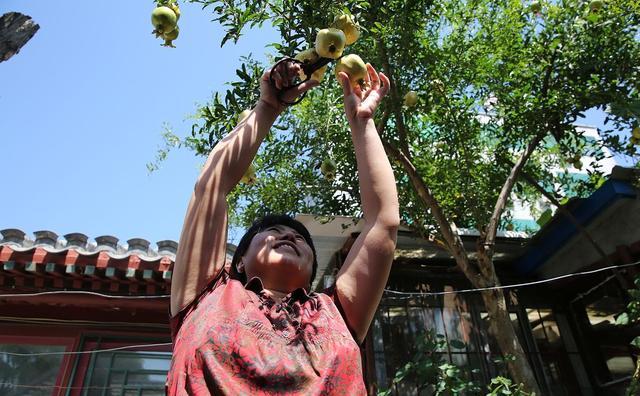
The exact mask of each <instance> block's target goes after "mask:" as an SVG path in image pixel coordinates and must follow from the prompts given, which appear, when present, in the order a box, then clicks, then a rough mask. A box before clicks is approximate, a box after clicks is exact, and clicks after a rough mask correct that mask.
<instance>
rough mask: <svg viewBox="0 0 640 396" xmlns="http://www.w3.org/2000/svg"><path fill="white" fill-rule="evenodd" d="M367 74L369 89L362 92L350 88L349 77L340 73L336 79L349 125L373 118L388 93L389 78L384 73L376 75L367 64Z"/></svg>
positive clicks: (357, 88) (356, 88) (357, 87)
mask: <svg viewBox="0 0 640 396" xmlns="http://www.w3.org/2000/svg"><path fill="white" fill-rule="evenodd" d="M367 71H368V73H369V79H368V80H369V81H368V82H369V88H367V89H365V90H364V91H363V90H362V89H361V88H360V87H359V86H355V87H353V86H351V82H350V81H349V76H348V75H347V74H346V73H344V72H340V73H339V75H338V78H339V79H340V84H342V92H343V93H344V111H345V113H346V115H347V120H348V121H349V124H353V123H354V122H355V123H361V122H363V121H367V120H369V119H370V118H372V117H373V113H374V112H375V110H376V108H377V107H378V105H379V104H380V102H381V101H382V98H383V97H384V96H385V95H386V94H387V92H388V91H389V84H390V83H389V78H388V77H387V76H385V75H384V73H377V72H376V69H374V68H373V66H371V64H370V63H367Z"/></svg>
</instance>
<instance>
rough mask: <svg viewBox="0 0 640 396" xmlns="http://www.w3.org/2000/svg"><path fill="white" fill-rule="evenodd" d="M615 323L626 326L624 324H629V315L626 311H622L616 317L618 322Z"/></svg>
mask: <svg viewBox="0 0 640 396" xmlns="http://www.w3.org/2000/svg"><path fill="white" fill-rule="evenodd" d="M615 324H616V325H618V326H624V325H627V324H629V315H628V314H627V313H626V312H623V313H621V314H620V315H618V317H617V318H616V323H615Z"/></svg>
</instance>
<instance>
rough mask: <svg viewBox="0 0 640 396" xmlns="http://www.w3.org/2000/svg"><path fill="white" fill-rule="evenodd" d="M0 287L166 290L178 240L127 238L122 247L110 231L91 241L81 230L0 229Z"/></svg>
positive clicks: (125, 291)
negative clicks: (61, 233) (60, 232)
mask: <svg viewBox="0 0 640 396" xmlns="http://www.w3.org/2000/svg"><path fill="white" fill-rule="evenodd" d="M0 235H1V236H2V238H1V239H0V288H8V287H11V288H13V289H22V290H29V289H38V290H56V289H76V290H92V291H101V292H105V293H111V294H139V295H154V294H168V293H169V290H170V283H171V274H172V271H171V270H172V267H173V262H174V260H175V255H176V251H177V248H178V243H177V242H175V241H171V240H165V241H159V242H157V243H156V246H155V249H152V248H151V243H150V242H149V241H147V240H145V239H141V238H133V239H129V240H128V241H127V246H126V247H124V246H122V245H120V244H118V238H116V237H114V236H111V235H103V236H99V237H96V238H95V239H94V240H93V241H90V240H89V238H88V237H87V236H86V235H84V234H81V233H71V234H66V235H64V236H63V237H62V238H60V237H59V236H58V235H57V234H56V233H54V232H52V231H46V230H43V231H36V232H34V237H33V238H28V237H27V235H26V233H25V232H23V231H21V230H18V229H5V230H0Z"/></svg>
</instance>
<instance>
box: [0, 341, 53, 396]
mask: <svg viewBox="0 0 640 396" xmlns="http://www.w3.org/2000/svg"><path fill="white" fill-rule="evenodd" d="M64 350H65V347H64V346H61V345H20V344H0V352H7V353H19V354H34V355H31V356H16V355H8V354H6V353H0V382H2V383H3V384H7V385H0V394H2V395H3V396H23V395H29V396H40V395H43V396H44V395H47V396H48V395H51V393H52V387H53V386H54V385H55V383H56V379H57V377H58V371H59V370H60V364H61V363H62V357H63V355H38V354H39V353H49V352H64ZM18 385H19V386H18Z"/></svg>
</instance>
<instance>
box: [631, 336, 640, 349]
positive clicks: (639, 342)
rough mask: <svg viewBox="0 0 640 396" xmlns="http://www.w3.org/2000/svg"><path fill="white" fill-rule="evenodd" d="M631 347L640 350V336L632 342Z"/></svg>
mask: <svg viewBox="0 0 640 396" xmlns="http://www.w3.org/2000/svg"><path fill="white" fill-rule="evenodd" d="M630 344H631V345H633V346H634V347H636V348H640V336H638V337H636V338H634V339H633V340H632V341H631V342H630Z"/></svg>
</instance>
